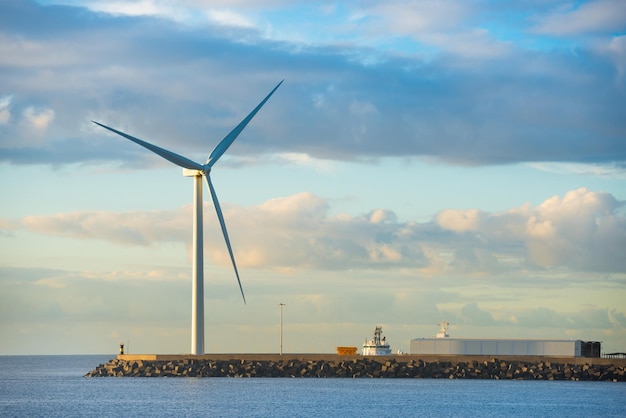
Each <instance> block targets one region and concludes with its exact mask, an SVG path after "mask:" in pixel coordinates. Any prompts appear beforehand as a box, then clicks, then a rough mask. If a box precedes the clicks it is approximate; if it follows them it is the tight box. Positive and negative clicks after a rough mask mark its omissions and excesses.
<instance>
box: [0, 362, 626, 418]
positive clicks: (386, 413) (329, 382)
mask: <svg viewBox="0 0 626 418" xmlns="http://www.w3.org/2000/svg"><path fill="white" fill-rule="evenodd" d="M111 358H113V356H112V355H106V356H0V417H85V416H87V417H89V416H94V417H96V416H97V417H121V416H125V417H133V416H139V417H141V416H146V417H147V416H156V417H166V416H168V417H169V416H174V417H186V416H189V417H190V416H194V417H198V416H206V417H274V416H276V417H310V416H322V417H356V416H359V417H364V416H365V417H371V416H372V417H373V416H377V417H398V416H404V417H412V416H433V417H434V416H437V417H445V416H448V417H452V416H460V417H462V416H481V417H483V416H524V417H562V416H567V417H590V416H593V417H610V416H613V417H626V384H625V383H613V382H571V381H509V380H449V379H389V378H388V379H369V378H359V379H350V378H321V379H317V378H295V379H291V378H241V379H237V378H85V377H83V375H84V374H85V373H87V372H88V371H90V370H92V369H93V368H95V367H96V366H97V365H99V364H101V363H105V362H107V361H108V360H110V359H111Z"/></svg>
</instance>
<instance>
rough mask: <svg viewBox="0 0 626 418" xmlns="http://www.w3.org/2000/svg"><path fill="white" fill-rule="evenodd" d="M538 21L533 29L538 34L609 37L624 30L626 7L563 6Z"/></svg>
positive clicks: (614, 2) (611, 0) (616, 2)
mask: <svg viewBox="0 0 626 418" xmlns="http://www.w3.org/2000/svg"><path fill="white" fill-rule="evenodd" d="M574 5H577V7H576V6H574ZM537 20H538V23H537V24H536V25H535V27H534V28H533V30H534V31H535V32H537V33H543V34H549V35H556V36H569V35H576V34H584V33H589V32H609V33H611V32H614V31H620V30H623V29H624V27H625V26H626V7H624V1H623V0H597V1H589V2H580V3H566V4H565V5H559V6H558V9H557V10H554V11H553V12H551V13H549V14H547V15H545V16H541V17H538V18H537Z"/></svg>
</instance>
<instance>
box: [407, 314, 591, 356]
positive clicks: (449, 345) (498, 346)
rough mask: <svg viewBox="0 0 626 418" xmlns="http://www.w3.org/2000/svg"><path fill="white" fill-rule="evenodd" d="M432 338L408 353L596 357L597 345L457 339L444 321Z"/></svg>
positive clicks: (414, 343) (413, 345)
mask: <svg viewBox="0 0 626 418" xmlns="http://www.w3.org/2000/svg"><path fill="white" fill-rule="evenodd" d="M439 325H440V326H441V331H440V332H439V333H438V334H437V336H436V337H434V338H416V339H413V340H411V345H410V353H411V354H418V355H420V354H421V355H491V356H547V357H600V342H596V341H593V342H590V341H581V340H524V339H461V338H450V336H449V335H448V333H447V327H448V325H449V324H448V323H447V322H442V323H440V324H439Z"/></svg>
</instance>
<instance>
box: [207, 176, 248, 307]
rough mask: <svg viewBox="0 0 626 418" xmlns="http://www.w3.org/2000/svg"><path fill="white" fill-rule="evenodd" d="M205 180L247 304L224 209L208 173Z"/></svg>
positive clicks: (244, 301) (242, 295)
mask: <svg viewBox="0 0 626 418" xmlns="http://www.w3.org/2000/svg"><path fill="white" fill-rule="evenodd" d="M204 179H205V180H206V185H207V187H208V188H209V192H211V198H212V199H213V205H214V206H215V212H216V213H217V218H218V219H219V221H220V226H221V227H222V233H223V234H224V241H226V246H227V247H228V254H230V261H232V262H233V268H234V269H235V276H237V283H239V290H240V291H241V297H242V298H243V303H246V296H245V295H244V294H243V287H241V280H239V271H238V270H237V264H236V263H235V256H234V255H233V249H232V247H231V246H230V239H228V232H227V231H226V223H225V222H224V215H223V214H222V208H220V203H219V201H218V200H217V195H216V194H215V189H214V188H213V183H211V178H210V177H209V175H208V173H207V174H205V175H204Z"/></svg>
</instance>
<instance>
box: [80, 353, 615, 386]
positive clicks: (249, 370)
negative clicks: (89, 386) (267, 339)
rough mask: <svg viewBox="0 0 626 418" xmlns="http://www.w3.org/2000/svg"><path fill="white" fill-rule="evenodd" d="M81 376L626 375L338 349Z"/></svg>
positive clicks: (167, 360)
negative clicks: (336, 351) (352, 352)
mask: <svg viewBox="0 0 626 418" xmlns="http://www.w3.org/2000/svg"><path fill="white" fill-rule="evenodd" d="M85 376H86V377H318V378H324V377H325V378H332V377H350V378H357V377H361V378H445V379H515V380H585V381H614V382H624V381H626V360H625V359H603V358H581V357H570V358H566V357H540V358H539V357H536V356H526V357H513V356H509V357H499V358H493V357H488V356H411V355H393V356H360V355H354V356H339V355H337V354H285V355H278V354H206V355H163V354H123V355H119V356H117V358H115V359H113V360H111V361H109V362H108V363H106V364H101V365H99V366H98V367H96V368H95V369H94V370H92V371H90V372H89V373H87V374H86V375H85Z"/></svg>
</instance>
